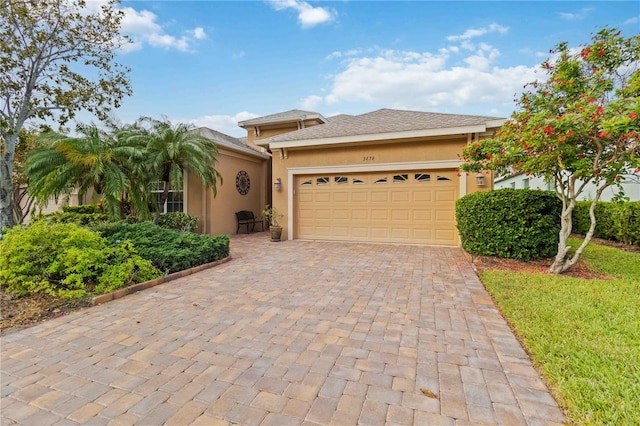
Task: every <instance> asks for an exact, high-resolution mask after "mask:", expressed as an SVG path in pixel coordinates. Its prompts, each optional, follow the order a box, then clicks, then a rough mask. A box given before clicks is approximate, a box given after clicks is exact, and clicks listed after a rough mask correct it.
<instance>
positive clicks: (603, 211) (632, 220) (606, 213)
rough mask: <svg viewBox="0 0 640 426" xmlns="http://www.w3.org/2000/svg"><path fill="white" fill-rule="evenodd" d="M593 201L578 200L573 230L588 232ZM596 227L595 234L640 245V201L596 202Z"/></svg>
mask: <svg viewBox="0 0 640 426" xmlns="http://www.w3.org/2000/svg"><path fill="white" fill-rule="evenodd" d="M590 207H591V201H578V202H577V203H576V207H575V208H574V210H573V216H572V218H573V232H575V233H576V234H583V235H584V234H586V233H587V232H588V231H589V227H590V226H591V219H590V218H589V208H590ZM595 214H596V229H595V231H594V234H593V236H594V237H596V238H603V239H605V240H616V241H621V242H623V243H625V244H635V245H637V246H640V201H634V202H626V203H614V202H608V201H601V202H598V203H597V204H596V209H595Z"/></svg>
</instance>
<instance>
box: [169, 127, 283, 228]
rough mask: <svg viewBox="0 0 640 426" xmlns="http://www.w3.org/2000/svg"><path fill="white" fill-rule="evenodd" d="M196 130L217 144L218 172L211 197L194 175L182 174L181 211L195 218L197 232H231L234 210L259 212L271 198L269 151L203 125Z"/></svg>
mask: <svg viewBox="0 0 640 426" xmlns="http://www.w3.org/2000/svg"><path fill="white" fill-rule="evenodd" d="M196 131H197V132H198V133H199V134H200V135H201V136H204V137H206V138H208V139H212V140H213V141H215V142H216V145H217V146H218V155H217V159H218V162H217V163H216V165H215V168H216V170H217V171H218V172H219V173H220V175H221V176H222V184H220V183H219V184H218V185H217V195H216V196H215V197H214V196H213V193H212V191H211V190H210V189H207V188H205V187H204V186H203V185H202V182H200V180H198V179H197V178H196V177H194V176H192V175H190V174H188V173H187V174H186V175H185V180H184V182H185V183H184V185H183V187H184V189H183V193H182V202H183V206H181V208H177V209H175V210H177V211H185V212H186V213H189V214H191V215H193V216H196V217H197V218H198V228H197V230H196V231H197V232H199V233H203V234H210V235H218V234H234V233H235V232H236V229H237V225H236V217H235V212H237V211H240V210H249V211H252V212H253V213H254V214H255V215H256V216H260V215H261V212H262V210H263V209H264V206H265V205H266V204H268V203H269V200H270V198H271V186H270V185H269V181H270V174H271V170H270V160H271V155H270V154H268V153H263V152H260V150H259V148H258V149H254V148H252V147H251V146H250V145H249V144H247V142H246V141H243V140H241V139H237V138H234V137H232V136H229V135H226V134H224V133H220V132H217V131H215V130H212V129H209V128H207V127H200V128H198V129H196Z"/></svg>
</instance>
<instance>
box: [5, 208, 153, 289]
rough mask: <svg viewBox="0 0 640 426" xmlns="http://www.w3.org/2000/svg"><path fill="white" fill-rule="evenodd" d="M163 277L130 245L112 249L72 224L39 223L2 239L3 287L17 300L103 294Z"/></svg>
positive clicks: (17, 227)
mask: <svg viewBox="0 0 640 426" xmlns="http://www.w3.org/2000/svg"><path fill="white" fill-rule="evenodd" d="M159 276H162V273H161V272H160V271H159V270H158V269H156V268H155V267H154V266H153V265H152V263H151V262H150V261H149V260H147V259H143V258H142V257H141V256H140V255H138V254H137V253H136V251H135V249H134V248H133V245H132V244H131V243H130V242H123V243H119V244H115V245H110V244H109V243H108V242H107V240H106V239H105V238H102V237H101V236H100V235H99V234H97V233H96V232H93V231H90V230H88V229H85V228H82V227H80V226H79V225H76V224H74V223H49V222H47V221H44V220H40V221H36V222H34V223H33V224H31V225H29V226H28V227H26V228H22V227H21V226H16V227H14V228H12V229H9V230H8V231H7V232H5V233H4V234H3V236H2V240H0V283H2V286H3V287H6V289H7V290H8V291H10V292H13V293H14V294H15V295H17V296H25V295H27V294H32V293H46V294H50V295H52V296H60V297H65V298H81V297H83V296H85V295H87V294H89V293H93V294H101V293H106V292H109V291H113V290H116V289H118V288H122V287H127V286H129V285H131V284H135V283H139V282H144V281H147V280H150V279H153V278H157V277H159Z"/></svg>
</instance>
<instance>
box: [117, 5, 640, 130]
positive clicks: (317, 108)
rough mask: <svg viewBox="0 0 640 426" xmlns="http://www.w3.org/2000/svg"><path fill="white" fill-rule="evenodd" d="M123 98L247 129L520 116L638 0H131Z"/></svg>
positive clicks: (127, 108) (129, 117)
mask: <svg viewBox="0 0 640 426" xmlns="http://www.w3.org/2000/svg"><path fill="white" fill-rule="evenodd" d="M119 8H121V9H122V10H123V11H124V12H125V17H124V19H123V22H122V32H123V33H125V34H127V35H129V37H130V38H131V40H132V43H131V44H129V45H127V46H126V47H125V48H123V49H122V50H121V51H120V52H119V53H118V55H117V61H118V62H120V63H122V64H124V65H126V66H128V67H130V68H131V73H130V76H129V77H130V80H131V85H132V89H133V95H132V96H130V97H128V98H125V100H124V101H123V104H122V106H121V107H120V108H119V109H118V110H116V111H115V115H116V117H117V118H118V119H120V120H121V121H123V122H125V123H128V122H133V121H135V120H136V118H138V117H140V116H153V117H157V118H160V117H161V116H166V117H168V118H169V119H170V120H171V121H173V122H188V123H192V124H194V125H196V126H206V127H209V128H212V129H214V130H217V131H220V132H223V133H226V134H228V135H232V136H236V137H240V136H245V135H246V131H245V130H244V129H242V128H240V127H238V126H237V122H238V121H242V120H247V119H250V118H254V117H258V116H264V115H269V114H274V113H278V112H282V111H287V110H290V109H303V110H309V111H314V112H319V113H321V114H323V115H324V116H326V117H330V116H332V115H336V114H354V115H355V114H363V113H366V112H370V111H374V110H377V109H380V108H395V109H408V110H418V111H429V112H444V113H455V114H474V115H489V116H496V117H508V116H510V115H511V113H512V112H513V110H514V108H515V107H516V105H515V103H514V100H515V98H516V97H517V96H518V94H519V93H521V92H522V90H523V87H524V85H525V84H526V83H528V82H532V81H534V80H535V79H536V78H540V75H541V74H539V68H538V67H539V64H540V63H542V62H543V61H544V60H545V59H546V58H548V57H549V55H550V53H549V50H550V49H551V48H553V47H554V46H555V45H556V44H557V43H559V42H562V41H566V42H568V43H569V46H572V47H578V46H580V45H583V44H586V43H588V42H589V40H590V38H591V36H592V35H593V34H594V33H595V32H597V31H598V30H600V29H601V28H603V27H604V26H609V27H614V28H617V29H619V30H621V31H622V35H623V36H627V37H628V36H631V35H637V34H638V33H640V3H638V2H637V1H601V2H583V1H555V2H546V1H533V2H528V1H497V2H487V1H469V2H467V1H447V2H440V1H360V0H344V1H303V0H273V1H126V0H123V1H122V3H121V4H120V5H119Z"/></svg>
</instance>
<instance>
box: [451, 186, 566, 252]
mask: <svg viewBox="0 0 640 426" xmlns="http://www.w3.org/2000/svg"><path fill="white" fill-rule="evenodd" d="M561 211H562V203H561V201H560V200H559V199H558V197H556V195H555V194H554V193H553V192H550V191H523V190H516V189H509V188H507V189H500V190H496V191H486V192H475V193H472V194H468V195H465V196H464V197H462V198H460V199H459V200H458V201H457V203H456V219H457V226H458V230H459V232H460V242H461V244H462V247H463V248H464V249H465V250H466V251H468V252H469V253H474V254H480V255H485V256H498V257H506V258H513V259H519V260H531V259H537V258H544V257H550V256H553V255H554V254H555V253H556V252H557V249H558V238H559V237H558V233H559V231H560V212H561Z"/></svg>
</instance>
